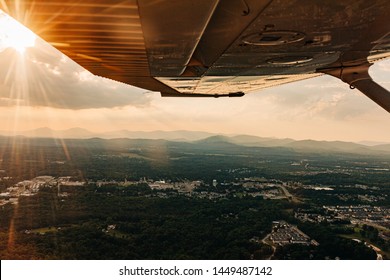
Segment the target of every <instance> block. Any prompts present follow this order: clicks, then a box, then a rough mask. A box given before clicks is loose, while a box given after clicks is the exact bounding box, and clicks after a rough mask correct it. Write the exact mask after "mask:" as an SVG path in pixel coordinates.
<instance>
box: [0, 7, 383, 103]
mask: <svg viewBox="0 0 390 280" xmlns="http://www.w3.org/2000/svg"><path fill="white" fill-rule="evenodd" d="M0 8H1V9H2V10H3V11H5V12H6V13H8V14H10V15H11V16H13V17H14V18H16V19H17V20H19V21H20V22H22V23H23V24H24V25H26V26H27V27H29V28H30V29H31V30H33V31H34V32H35V33H36V34H37V35H38V36H40V37H41V38H43V39H44V40H45V41H47V42H49V43H51V44H52V45H53V46H55V47H56V48H57V49H59V50H60V51H61V52H63V53H64V54H66V55H67V56H68V57H70V58H71V59H73V60H74V61H75V62H77V63H78V64H80V65H81V66H83V67H84V68H86V69H87V70H89V71H90V72H92V73H93V74H95V75H98V76H102V77H106V78H109V79H113V80H116V81H120V82H123V83H127V84H130V85H134V86H138V87H141V88H145V89H148V90H152V91H160V92H162V93H163V95H164V96H241V95H242V94H241V93H247V92H252V91H257V90H260V89H263V88H267V87H272V86H276V85H280V84H285V83H289V82H293V81H298V80H302V79H307V78H311V77H315V76H318V75H321V74H323V73H326V74H331V75H333V76H336V77H338V78H340V79H342V80H343V81H346V82H348V81H347V80H348V79H347V78H343V77H342V69H344V68H348V69H353V68H354V67H359V69H361V68H362V66H364V67H365V70H364V71H366V70H367V69H368V67H369V66H370V65H371V64H372V63H373V62H374V61H376V60H379V59H382V58H386V57H388V56H389V55H390V30H389V29H390V28H389V26H390V17H388V14H387V13H388V11H389V10H390V2H389V1H388V0H375V1H374V0H373V1H363V0H339V1H312V0H300V1H294V0H289V1H282V0H279V1H278V0H197V1H192V0H171V1H163V0H160V1H157V0H149V1H148V0H138V1H137V0H124V1H120V0H118V1H111V0H101V1H92V0H84V1H80V0H63V1H45V0H25V1H18V0H3V1H0ZM339 71H341V72H340V73H341V74H340V73H339ZM352 72H353V71H352ZM348 83H349V82H348ZM381 106H383V105H381ZM385 106H386V105H385ZM389 110H390V104H389Z"/></svg>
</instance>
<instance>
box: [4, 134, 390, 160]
mask: <svg viewBox="0 0 390 280" xmlns="http://www.w3.org/2000/svg"><path fill="white" fill-rule="evenodd" d="M0 135H3V136H24V137H33V138H63V139H90V138H102V139H116V138H128V139H161V140H167V141H176V142H194V143H199V144H209V145H210V144H211V145H222V144H225V145H226V144H231V145H237V146H246V147H264V148H267V147H283V148H288V149H291V150H294V151H297V152H319V153H324V152H336V153H353V154H377V155H379V154H384V155H387V154H389V156H390V143H386V144H379V145H376V144H375V143H371V142H370V144H363V143H365V142H360V143H354V142H343V141H315V140H294V139H291V138H284V139H278V138H270V137H258V136H252V135H233V136H232V135H215V134H213V133H210V132H204V131H187V130H176V131H129V130H116V131H111V132H104V133H94V132H91V131H89V130H86V129H83V128H78V127H75V128H70V129H66V130H54V129H50V128H48V127H42V128H37V129H34V130H26V131H19V132H16V133H10V132H6V131H0ZM367 143H368V142H367Z"/></svg>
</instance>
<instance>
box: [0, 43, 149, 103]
mask: <svg viewBox="0 0 390 280" xmlns="http://www.w3.org/2000/svg"><path fill="white" fill-rule="evenodd" d="M0 65H2V67H1V69H0V84H1V92H0V99H1V100H0V106H12V105H16V104H18V105H25V106H36V107H53V108H65V109H75V110H77V109H88V108H114V107H125V106H128V105H132V106H137V107H143V106H149V104H150V95H148V94H144V92H145V90H143V89H139V88H136V87H132V86H129V85H125V84H122V83H119V82H115V81H112V80H109V79H105V78H101V77H97V76H94V75H92V74H91V73H89V72H88V71H86V70H85V69H83V68H82V67H81V66H79V65H77V64H76V63H75V62H73V61H71V60H70V59H68V58H67V57H66V56H64V55H63V54H61V53H60V52H59V51H57V50H55V49H54V48H53V47H51V46H50V45H48V44H47V43H45V42H43V41H42V40H39V39H38V40H37V45H36V46H35V47H34V48H30V49H27V50H26V52H25V53H24V55H21V54H20V53H18V52H17V51H15V50H13V49H11V48H8V49H6V50H4V51H3V52H1V53H0ZM4 100H6V101H4Z"/></svg>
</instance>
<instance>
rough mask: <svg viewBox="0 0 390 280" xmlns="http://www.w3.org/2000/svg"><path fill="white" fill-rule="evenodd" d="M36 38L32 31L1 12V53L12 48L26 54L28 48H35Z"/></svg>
mask: <svg viewBox="0 0 390 280" xmlns="http://www.w3.org/2000/svg"><path fill="white" fill-rule="evenodd" d="M36 38H37V36H36V35H35V34H34V33H33V32H32V31H31V30H29V29H28V28H26V27H25V26H23V25H22V24H20V23H19V22H17V21H16V20H15V19H13V18H11V17H10V16H8V15H7V14H6V13H4V12H3V11H2V10H0V52H1V51H3V50H5V49H7V48H12V49H14V50H16V51H17V52H18V53H20V54H24V52H25V51H26V49H27V48H31V47H34V46H35V40H36Z"/></svg>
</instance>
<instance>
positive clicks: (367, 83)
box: [319, 63, 390, 113]
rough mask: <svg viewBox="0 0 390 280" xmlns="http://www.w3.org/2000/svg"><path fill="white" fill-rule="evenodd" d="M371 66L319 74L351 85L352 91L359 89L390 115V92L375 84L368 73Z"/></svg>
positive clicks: (366, 65) (353, 67)
mask: <svg viewBox="0 0 390 280" xmlns="http://www.w3.org/2000/svg"><path fill="white" fill-rule="evenodd" d="M370 66H371V64H370V63H366V64H363V65H358V66H347V67H337V68H328V69H321V70H319V72H322V73H325V74H328V75H331V76H333V77H336V78H338V79H340V80H342V81H343V82H345V83H347V84H349V87H350V88H351V89H354V88H357V89H358V90H360V91H361V92H362V93H363V94H365V95H366V96H367V97H369V98H370V99H371V100H373V101H374V102H375V103H377V104H378V105H379V106H381V107H382V108H383V109H385V110H386V111H387V112H389V113H390V92H389V91H388V90H387V89H385V88H383V87H382V86H380V85H379V84H377V83H376V82H374V81H373V80H372V78H371V76H370V74H369V73H368V69H369V68H370Z"/></svg>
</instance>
